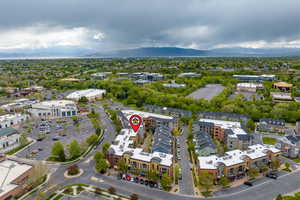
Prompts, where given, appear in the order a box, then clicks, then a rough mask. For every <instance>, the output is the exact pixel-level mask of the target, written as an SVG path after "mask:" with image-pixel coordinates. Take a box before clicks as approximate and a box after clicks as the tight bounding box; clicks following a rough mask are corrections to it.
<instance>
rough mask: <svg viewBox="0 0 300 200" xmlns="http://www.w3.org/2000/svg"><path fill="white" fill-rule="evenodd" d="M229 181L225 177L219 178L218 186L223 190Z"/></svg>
mask: <svg viewBox="0 0 300 200" xmlns="http://www.w3.org/2000/svg"><path fill="white" fill-rule="evenodd" d="M229 183H230V181H229V179H228V178H227V177H226V176H222V177H221V178H220V184H221V185H222V186H223V187H224V188H225V187H227V186H228V185H229Z"/></svg>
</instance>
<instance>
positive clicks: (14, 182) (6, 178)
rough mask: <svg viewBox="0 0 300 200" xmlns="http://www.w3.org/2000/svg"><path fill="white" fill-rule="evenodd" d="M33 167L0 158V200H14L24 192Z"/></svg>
mask: <svg viewBox="0 0 300 200" xmlns="http://www.w3.org/2000/svg"><path fill="white" fill-rule="evenodd" d="M32 170H33V166H31V165H28V164H25V163H21V162H17V161H13V160H9V159H6V158H5V157H4V156H0V172H1V173H0V200H8V199H16V198H17V197H20V196H21V195H22V194H24V193H25V192H26V183H27V181H28V178H29V175H30V173H32Z"/></svg>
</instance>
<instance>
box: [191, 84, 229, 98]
mask: <svg viewBox="0 0 300 200" xmlns="http://www.w3.org/2000/svg"><path fill="white" fill-rule="evenodd" d="M224 89H225V87H224V86H223V85H220V84H207V85H206V86H205V87H203V88H199V89H198V90H196V91H194V92H192V93H191V94H189V95H188V96H187V97H190V98H193V99H206V100H211V99H212V98H213V97H215V96H218V95H219V94H220V93H221V92H222V91H223V90H224Z"/></svg>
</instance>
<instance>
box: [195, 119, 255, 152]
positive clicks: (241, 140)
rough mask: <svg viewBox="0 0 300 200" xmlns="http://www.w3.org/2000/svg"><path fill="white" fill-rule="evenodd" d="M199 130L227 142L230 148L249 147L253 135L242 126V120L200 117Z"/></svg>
mask: <svg viewBox="0 0 300 200" xmlns="http://www.w3.org/2000/svg"><path fill="white" fill-rule="evenodd" d="M198 125H199V131H202V132H207V133H209V134H211V135H212V137H213V138H214V139H216V140H219V141H221V142H224V143H225V144H227V147H228V149H230V150H231V149H241V150H244V149H247V148H248V146H249V145H251V144H252V141H253V137H252V136H251V135H249V134H248V133H247V132H246V131H245V130H244V129H243V127H242V125H241V123H240V122H233V121H223V120H215V119H200V120H199V122H198Z"/></svg>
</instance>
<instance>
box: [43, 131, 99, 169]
mask: <svg viewBox="0 0 300 200" xmlns="http://www.w3.org/2000/svg"><path fill="white" fill-rule="evenodd" d="M103 133H104V131H103V130H101V133H100V135H99V136H97V138H96V137H95V138H94V139H93V140H92V141H91V143H90V146H89V147H88V148H87V149H86V150H85V151H84V152H80V146H79V144H78V143H76V142H74V141H73V142H72V143H73V144H72V143H71V144H70V146H71V145H72V146H73V147H74V148H73V150H71V148H70V153H71V152H73V154H74V156H72V157H70V158H68V159H66V158H65V153H64V147H63V146H62V144H61V143H54V144H55V145H56V147H52V154H53V153H54V152H55V153H56V154H57V156H51V157H49V158H47V161H48V162H54V163H60V164H62V165H68V164H71V163H74V162H77V161H78V160H80V159H82V158H84V157H85V156H86V155H87V154H89V153H90V152H91V151H92V150H93V148H94V147H95V146H96V145H98V144H99V143H100V142H101V140H102V139H103ZM93 135H96V134H93ZM88 139H89V138H88ZM91 139H92V138H91ZM54 148H55V150H54ZM61 158H63V159H61Z"/></svg>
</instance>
